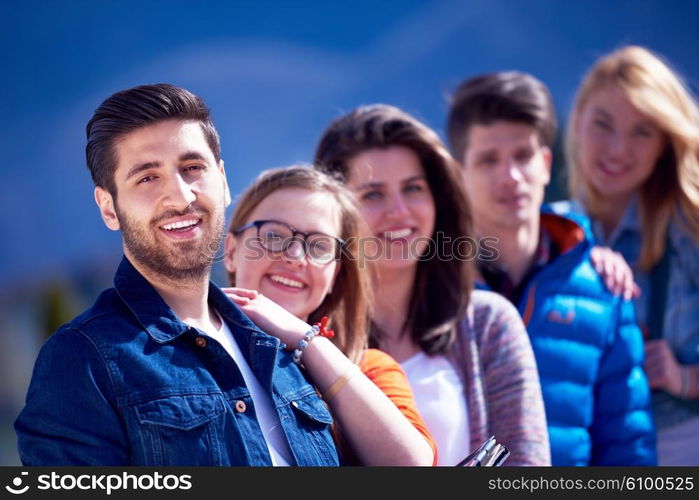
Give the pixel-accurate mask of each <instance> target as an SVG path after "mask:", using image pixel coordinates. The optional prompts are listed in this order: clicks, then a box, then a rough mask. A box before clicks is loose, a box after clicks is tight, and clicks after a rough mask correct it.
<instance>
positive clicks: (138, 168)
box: [126, 161, 160, 180]
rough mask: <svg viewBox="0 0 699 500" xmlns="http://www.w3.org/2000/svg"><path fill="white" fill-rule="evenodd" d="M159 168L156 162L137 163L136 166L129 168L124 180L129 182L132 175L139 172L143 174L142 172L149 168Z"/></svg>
mask: <svg viewBox="0 0 699 500" xmlns="http://www.w3.org/2000/svg"><path fill="white" fill-rule="evenodd" d="M158 167H160V163H159V162H157V161H147V162H145V163H139V164H138V165H134V166H133V167H131V170H129V172H128V173H127V174H126V180H129V179H130V178H131V177H133V176H134V175H136V174H138V173H139V172H143V171H144V170H148V169H150V168H158Z"/></svg>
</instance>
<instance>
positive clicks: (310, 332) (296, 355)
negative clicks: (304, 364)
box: [293, 325, 320, 365]
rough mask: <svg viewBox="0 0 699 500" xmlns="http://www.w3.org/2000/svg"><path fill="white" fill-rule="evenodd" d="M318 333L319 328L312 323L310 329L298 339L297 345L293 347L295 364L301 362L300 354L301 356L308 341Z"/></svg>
mask: <svg viewBox="0 0 699 500" xmlns="http://www.w3.org/2000/svg"><path fill="white" fill-rule="evenodd" d="M319 333H320V328H319V327H318V326H317V325H313V326H312V327H311V329H310V330H308V331H307V332H306V334H305V335H304V336H303V338H302V339H301V340H299V344H298V346H296V349H294V355H293V360H294V363H296V364H297V365H300V364H301V356H303V351H304V350H305V349H306V347H308V343H309V342H310V341H311V340H312V339H313V337H316V336H317V335H318V334H319Z"/></svg>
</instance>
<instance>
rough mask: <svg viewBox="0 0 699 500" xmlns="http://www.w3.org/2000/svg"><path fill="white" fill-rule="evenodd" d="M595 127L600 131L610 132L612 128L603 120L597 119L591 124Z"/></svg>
mask: <svg viewBox="0 0 699 500" xmlns="http://www.w3.org/2000/svg"><path fill="white" fill-rule="evenodd" d="M592 123H593V124H594V126H595V127H597V128H599V129H602V130H611V128H612V126H611V125H610V124H609V123H608V122H607V121H605V120H601V119H599V118H598V119H597V120H594V121H593V122H592Z"/></svg>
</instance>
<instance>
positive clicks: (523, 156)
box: [515, 150, 534, 163]
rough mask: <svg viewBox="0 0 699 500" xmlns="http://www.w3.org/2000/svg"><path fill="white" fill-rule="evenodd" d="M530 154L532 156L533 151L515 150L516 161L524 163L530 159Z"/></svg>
mask: <svg viewBox="0 0 699 500" xmlns="http://www.w3.org/2000/svg"><path fill="white" fill-rule="evenodd" d="M532 156H534V151H529V150H522V151H518V152H517V154H516V155H515V158H516V160H517V162H518V163H526V162H528V161H529V160H531V158H532Z"/></svg>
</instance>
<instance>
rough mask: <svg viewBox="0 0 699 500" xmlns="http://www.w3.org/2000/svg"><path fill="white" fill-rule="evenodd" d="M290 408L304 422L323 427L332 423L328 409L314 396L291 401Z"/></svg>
mask: <svg viewBox="0 0 699 500" xmlns="http://www.w3.org/2000/svg"><path fill="white" fill-rule="evenodd" d="M291 407H292V408H294V410H295V412H296V414H297V415H300V416H301V417H303V418H305V419H306V420H311V421H313V422H316V423H319V424H325V425H330V424H332V423H333V417H332V415H330V412H329V411H328V407H327V406H326V405H325V403H324V402H323V400H322V399H320V398H319V397H317V396H316V395H315V394H310V395H308V396H305V397H302V398H299V399H293V400H292V401H291Z"/></svg>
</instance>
